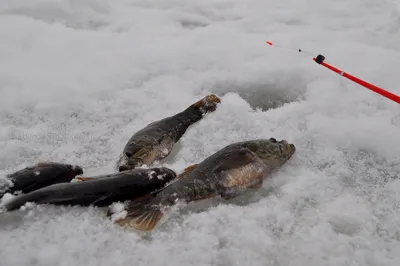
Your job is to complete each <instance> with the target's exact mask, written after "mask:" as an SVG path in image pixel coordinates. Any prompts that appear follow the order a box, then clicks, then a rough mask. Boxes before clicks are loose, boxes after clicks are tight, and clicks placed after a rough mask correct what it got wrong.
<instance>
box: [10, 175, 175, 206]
mask: <svg viewBox="0 0 400 266" xmlns="http://www.w3.org/2000/svg"><path fill="white" fill-rule="evenodd" d="M175 178H176V173H175V172H174V171H173V170H171V169H169V168H166V167H161V168H148V169H143V168H136V169H132V170H127V171H122V172H117V173H113V174H109V175H99V176H93V177H77V179H79V180H81V182H70V183H62V184H54V185H51V186H47V187H44V188H41V189H38V190H35V191H32V192H30V193H27V194H22V195H20V196H17V197H15V198H13V199H12V200H11V201H10V202H7V203H6V204H5V205H4V206H3V208H4V209H5V210H6V211H12V210H15V209H18V208H20V207H21V206H23V205H24V204H25V203H27V202H33V203H36V204H54V205H78V206H89V205H93V206H99V207H104V206H107V205H110V204H111V203H114V202H118V201H125V200H134V199H137V198H140V197H142V196H145V195H147V194H149V193H154V192H155V191H157V190H159V189H162V188H163V187H164V186H165V185H166V184H167V183H168V182H170V181H172V180H173V179H175Z"/></svg>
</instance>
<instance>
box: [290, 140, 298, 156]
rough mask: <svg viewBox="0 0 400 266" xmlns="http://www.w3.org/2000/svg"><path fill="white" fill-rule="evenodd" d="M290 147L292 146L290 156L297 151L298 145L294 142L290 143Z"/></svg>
mask: <svg viewBox="0 0 400 266" xmlns="http://www.w3.org/2000/svg"><path fill="white" fill-rule="evenodd" d="M289 147H290V151H291V152H290V156H292V155H293V154H294V153H295V152H296V146H294V144H293V143H290V144H289Z"/></svg>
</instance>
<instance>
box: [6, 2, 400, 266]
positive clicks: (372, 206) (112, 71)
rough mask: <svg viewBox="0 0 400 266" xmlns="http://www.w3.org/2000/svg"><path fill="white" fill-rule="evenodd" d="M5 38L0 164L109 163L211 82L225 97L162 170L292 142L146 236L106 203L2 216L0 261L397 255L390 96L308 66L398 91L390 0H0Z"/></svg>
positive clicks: (396, 119) (398, 33)
mask: <svg viewBox="0 0 400 266" xmlns="http://www.w3.org/2000/svg"><path fill="white" fill-rule="evenodd" d="M0 39H1V41H0V120H1V124H2V125H1V128H0V149H1V151H2V152H1V154H0V156H1V158H0V170H1V171H0V175H1V176H5V175H6V174H8V173H11V172H14V171H16V170H19V169H22V168H23V167H25V166H27V165H32V164H34V163H36V162H38V161H41V160H51V161H58V162H64V163H70V164H78V165H80V166H82V167H83V169H84V175H85V176H90V175H95V174H104V173H109V172H112V171H113V167H114V166H115V163H116V161H117V159H118V156H119V155H120V153H121V152H122V149H123V147H124V145H125V144H126V142H127V141H128V139H129V138H130V136H131V135H132V134H133V133H134V132H136V131H137V130H139V129H141V128H143V127H144V126H145V125H147V124H148V123H150V122H152V121H154V120H158V119H161V118H164V117H166V116H168V115H173V114H175V113H177V112H180V111H182V110H184V109H185V108H186V107H187V106H189V105H190V104H191V103H193V102H195V101H198V100H199V99H200V98H202V97H203V96H205V95H206V94H208V93H216V94H217V95H219V96H221V99H222V103H221V105H220V106H219V108H218V109H217V110H216V111H215V112H214V113H212V114H209V115H206V116H205V117H204V119H203V120H202V121H200V122H199V123H197V124H196V125H195V126H193V127H191V128H190V129H189V130H188V131H187V132H186V134H185V135H184V136H183V138H182V139H181V141H180V142H179V143H178V144H177V146H175V147H174V150H173V151H172V153H171V155H170V156H169V157H168V158H167V159H166V160H164V161H163V162H162V163H163V165H165V166H167V167H171V168H172V169H173V170H176V171H178V172H179V171H181V170H182V169H184V168H185V167H186V166H188V165H190V164H194V163H198V162H200V161H201V160H203V159H205V158H206V157H208V156H209V155H211V154H212V153H214V152H216V151H217V150H219V149H221V148H223V147H224V146H226V145H228V144H230V143H233V142H236V141H242V140H248V139H253V138H269V137H275V138H277V139H286V140H288V141H289V142H291V143H294V144H295V145H296V147H297V152H296V154H295V155H294V156H293V157H292V159H291V160H290V161H289V162H288V163H287V164H286V165H285V166H284V167H282V168H281V169H280V170H279V171H278V172H277V173H276V174H274V175H272V176H271V179H268V180H266V182H265V183H264V185H263V187H262V189H260V190H258V191H257V192H255V193H252V194H249V195H248V196H246V197H243V198H242V199H241V200H240V201H239V200H237V202H235V201H232V202H222V203H215V202H212V201H210V202H208V201H204V202H198V203H196V204H192V205H189V206H187V208H185V209H182V210H180V211H178V212H177V213H176V214H174V215H171V217H170V218H169V219H168V220H167V221H166V222H165V223H163V224H162V225H161V226H160V227H159V228H157V230H156V231H154V232H153V233H152V234H149V235H146V234H141V233H137V232H130V231H126V230H124V229H122V228H120V227H119V226H118V225H115V224H114V223H112V221H111V220H110V219H107V218H106V217H105V216H106V211H107V210H104V209H101V208H91V207H90V208H84V207H55V206H45V205H36V206H33V207H32V209H31V210H30V211H29V212H26V211H16V212H13V213H5V214H2V215H1V217H0V258H1V259H0V265H1V266H11V265H12V266H33V265H40V266H75V265H85V266H103V265H104V266H109V265H115V266H117V265H135V266H141V265H146V266H147V265H151V266H159V265H171V266H186V265H195V266H204V265H215V266H225V265H226V266H231V265H246V266H258V265H262V266H291V265H293V266H300V265H307V266H314V265H315V266H322V265H323V266H330V265H332V266H342V265H343V266H344V265H352V266H357V265H360V266H372V265H379V266H389V265H390V266H397V265H400V252H399V250H400V180H399V179H398V177H399V172H400V145H399V140H400V109H399V105H398V104H396V103H394V102H392V101H390V100H388V99H386V98H383V97H381V96H380V95H378V94H376V93H374V92H372V91H369V90H367V89H365V88H363V87H361V86H359V85H357V84H354V83H352V82H351V81H349V80H347V79H344V78H341V77H340V76H339V75H337V74H335V73H333V72H331V71H329V70H327V69H325V68H323V67H322V66H319V65H317V64H316V63H315V62H313V60H312V56H316V55H318V54H323V55H324V56H325V57H326V62H327V63H330V64H332V65H334V66H337V67H339V68H342V69H343V70H345V71H347V72H349V73H350V74H353V75H356V76H358V77H360V78H363V79H365V80H367V81H368V82H371V83H373V84H376V85H378V86H381V87H383V88H386V89H388V90H390V91H391V92H393V93H396V94H400V85H399V83H400V76H399V74H398V73H399V64H400V63H399V62H400V46H399V43H400V3H399V1H398V0H397V1H393V0H391V1H390V0H381V1H378V0H347V1H344V0H338V1H326V0H288V1H275V0H247V1H242V0H213V1H211V0H203V1H183V0H169V1H165V0H112V1H111V0H101V1H100V0H51V1H50V0H29V1H26V0H2V1H0ZM265 40H270V41H272V42H273V43H275V44H280V45H284V46H290V47H293V48H295V49H298V48H301V49H303V51H311V52H312V54H307V53H306V52H302V53H299V52H297V51H290V50H286V49H279V48H276V47H270V46H268V45H266V44H265ZM196 208H197V209H196Z"/></svg>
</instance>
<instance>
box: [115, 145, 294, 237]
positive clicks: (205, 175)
mask: <svg viewBox="0 0 400 266" xmlns="http://www.w3.org/2000/svg"><path fill="white" fill-rule="evenodd" d="M295 150H296V148H295V146H294V145H293V144H289V143H288V142H287V141H286V140H282V141H279V142H278V141H277V140H276V139H275V138H270V139H257V140H249V141H243V142H237V143H233V144H231V145H228V146H226V147H225V148H223V149H221V150H219V151H218V152H216V153H214V154H213V155H211V156H209V157H208V158H206V159H205V160H204V161H202V162H201V163H199V164H196V165H192V166H190V167H188V168H187V169H185V170H184V171H183V173H182V174H180V175H179V176H180V178H179V180H177V181H176V182H174V183H172V184H170V185H169V186H167V187H166V188H164V189H163V190H161V191H160V192H158V193H157V194H153V195H148V196H147V197H146V198H142V199H139V200H136V201H132V202H130V203H129V205H128V206H127V216H126V217H125V218H123V219H119V220H117V221H116V223H117V224H119V225H121V226H123V227H127V228H133V229H138V230H143V231H151V230H153V229H154V227H155V226H156V225H157V223H158V222H159V220H160V219H161V218H162V216H163V211H164V210H165V209H168V208H169V207H171V206H173V205H175V204H177V203H178V202H179V201H182V202H184V203H188V202H192V201H198V200H202V199H207V198H213V197H221V198H223V199H225V200H229V199H232V198H234V197H236V196H238V195H240V194H242V193H244V192H246V191H248V190H249V189H257V188H260V187H261V186H262V184H263V181H264V179H265V178H266V176H268V175H270V174H271V173H272V172H273V171H275V170H277V169H278V168H279V167H280V166H282V165H283V164H284V163H285V162H286V161H287V160H288V159H289V158H291V157H292V155H293V154H294V153H295Z"/></svg>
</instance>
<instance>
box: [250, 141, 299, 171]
mask: <svg viewBox="0 0 400 266" xmlns="http://www.w3.org/2000/svg"><path fill="white" fill-rule="evenodd" d="M248 148H249V149H250V150H251V151H252V152H254V153H255V154H256V155H257V157H259V158H260V159H261V160H262V161H263V162H264V164H266V165H268V166H270V167H278V166H280V165H282V164H284V163H285V162H286V161H287V160H289V159H290V158H291V157H292V155H293V154H294V153H295V152H296V147H295V146H294V144H292V143H289V142H288V141H287V140H281V141H277V140H276V139H275V138H269V139H262V140H257V141H254V142H251V143H250V145H249V146H248Z"/></svg>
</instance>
